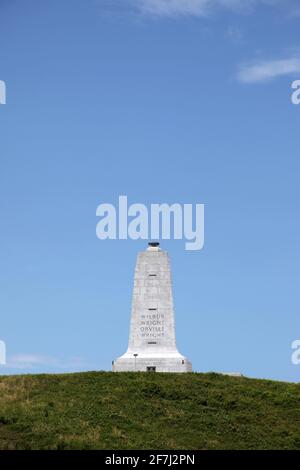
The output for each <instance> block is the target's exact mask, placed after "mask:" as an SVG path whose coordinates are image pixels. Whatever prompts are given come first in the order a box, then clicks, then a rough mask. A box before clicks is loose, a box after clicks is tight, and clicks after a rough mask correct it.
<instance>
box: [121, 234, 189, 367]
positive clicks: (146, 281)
mask: <svg viewBox="0 0 300 470" xmlns="http://www.w3.org/2000/svg"><path fill="white" fill-rule="evenodd" d="M112 368H113V371H114V372H125V371H145V372H146V371H157V372H191V371H192V364H191V363H190V362H189V360H188V359H187V358H186V357H184V356H182V355H181V354H180V353H179V352H178V350H177V347H176V339H175V322H174V307H173V293H172V277H171V268H170V260H169V256H168V254H167V252H165V251H163V250H161V248H160V246H159V243H158V242H150V243H148V248H147V250H146V251H142V252H140V253H138V257H137V262H136V268H135V274H134V287H133V297H132V310H131V322H130V334H129V344H128V349H127V351H126V353H125V354H123V356H121V357H119V358H118V359H116V360H115V361H113V367H112Z"/></svg>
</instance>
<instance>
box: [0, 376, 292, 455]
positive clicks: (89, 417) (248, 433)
mask: <svg viewBox="0 0 300 470" xmlns="http://www.w3.org/2000/svg"><path fill="white" fill-rule="evenodd" d="M0 449H153V450H155V449H157V450H159V449H300V384H289V383H281V382H273V381H266V380H254V379H246V378H238V377H228V376H222V375H218V374H198V373H197V374H196V373H190V374H182V375H181V374H161V373H129V372H128V373H111V372H88V373H78V374H62V375H25V376H6V377H0Z"/></svg>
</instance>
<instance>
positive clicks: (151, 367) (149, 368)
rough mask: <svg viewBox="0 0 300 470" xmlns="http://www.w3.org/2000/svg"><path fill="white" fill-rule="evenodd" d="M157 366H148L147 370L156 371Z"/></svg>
mask: <svg viewBox="0 0 300 470" xmlns="http://www.w3.org/2000/svg"><path fill="white" fill-rule="evenodd" d="M155 371H156V367H155V366H147V372H155Z"/></svg>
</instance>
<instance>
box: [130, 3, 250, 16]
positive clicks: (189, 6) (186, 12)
mask: <svg viewBox="0 0 300 470" xmlns="http://www.w3.org/2000/svg"><path fill="white" fill-rule="evenodd" d="M133 1H134V3H135V6H136V7H137V8H138V9H139V10H140V11H141V12H142V13H145V14H151V15H156V16H171V17H176V16H206V15H208V14H210V13H211V12H212V11H213V10H215V9H217V8H220V7H223V8H229V9H234V10H236V9H237V10H245V9H249V7H251V6H252V5H254V4H255V3H256V1H257V0H133Z"/></svg>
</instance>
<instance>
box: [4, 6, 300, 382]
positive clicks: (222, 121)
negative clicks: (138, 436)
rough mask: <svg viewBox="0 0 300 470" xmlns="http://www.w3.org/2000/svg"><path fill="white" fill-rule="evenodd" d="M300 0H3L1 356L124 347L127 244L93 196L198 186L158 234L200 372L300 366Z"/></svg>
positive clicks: (86, 358) (253, 372) (158, 196)
mask: <svg viewBox="0 0 300 470" xmlns="http://www.w3.org/2000/svg"><path fill="white" fill-rule="evenodd" d="M299 18H300V8H299V2H296V1H287V0H284V1H283V0H282V1H281V0H274V1H272V0H265V1H263V0H261V1H259V0H257V1H255V0H253V1H251V0H249V1H247V0H244V1H239V0H219V1H217V0H180V1H179V0H169V1H167V0H132V1H129V0H128V1H124V0H122V1H121V0H120V1H117V0H111V1H109V0H72V1H71V0H69V1H67V0H64V1H62V0H51V1H44V2H40V1H39V0H27V1H26V2H24V1H21V0H9V1H8V0H1V4H0V20H1V28H0V80H4V81H5V83H6V86H7V103H6V105H0V207H1V231H0V247H1V249H0V256H1V258H0V315H1V323H0V339H2V340H4V341H5V342H6V346H7V355H8V363H7V366H0V373H3V374H6V373H27V372H30V373H32V372H50V371H57V372H62V371H74V370H75V371H76V370H91V369H93V370H97V369H105V370H109V369H110V368H111V361H112V360H113V359H115V358H116V357H117V356H119V355H120V354H122V353H124V352H125V350H126V348H127V341H128V330H129V318H130V304H131V291H132V283H133V272H134V265H135V260H136V254H137V252H138V251H139V250H143V249H145V248H146V243H145V241H140V240H139V241H131V240H122V241H118V240H116V241H113V240H109V241H100V240H99V239H97V238H96V234H95V229H96V223H97V218H96V215H95V214H96V208H97V206H98V205H99V204H100V203H103V202H109V203H112V204H117V201H118V197H119V195H122V194H125V195H127V196H128V200H129V203H135V202H139V203H143V204H146V205H149V204H151V203H163V202H166V203H169V204H171V203H174V202H179V203H182V204H183V203H193V204H196V203H204V204H205V211H206V212H205V247H204V249H203V250H201V251H198V252H188V251H185V250H184V241H180V240H175V241H172V240H171V241H164V242H163V243H162V248H163V249H166V250H167V251H168V252H169V254H170V256H171V260H172V267H173V282H174V298H175V312H176V329H177V343H178V347H179V350H180V351H181V352H182V353H183V354H185V355H187V356H188V357H189V358H190V359H191V361H192V362H193V367H194V369H195V370H196V371H211V370H214V371H240V372H242V373H244V374H245V375H247V376H250V377H263V378H273V379H280V380H291V381H299V377H300V366H295V365H292V363H291V354H292V350H291V343H292V342H293V341H294V340H296V339H299V338H300V322H299V281H300V276H299V274H300V272H299V266H300V256H299V252H300V251H299V248H300V247H299V231H300V222H299V196H300V187H299V170H300V163H299V143H298V141H299V139H298V136H299V129H300V106H295V105H293V104H292V103H291V83H292V81H293V80H295V79H300V38H299Z"/></svg>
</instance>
